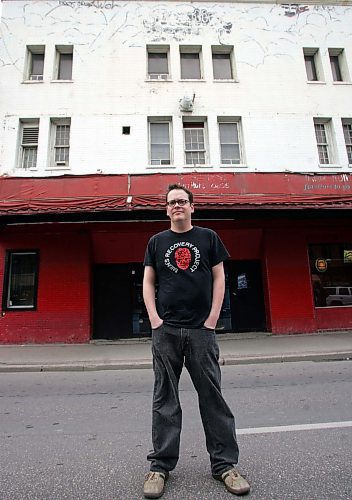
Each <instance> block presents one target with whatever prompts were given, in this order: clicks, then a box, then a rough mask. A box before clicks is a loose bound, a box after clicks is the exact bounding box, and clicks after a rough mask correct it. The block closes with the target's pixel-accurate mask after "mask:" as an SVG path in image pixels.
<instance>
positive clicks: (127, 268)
mask: <svg viewBox="0 0 352 500" xmlns="http://www.w3.org/2000/svg"><path fill="white" fill-rule="evenodd" d="M225 271H226V292H225V299H224V303H223V307H222V311H221V316H220V319H219V322H218V325H217V331H218V333H225V332H251V331H265V330H266V321H265V307H264V297H263V286H262V274H261V265H260V261H257V260H250V261H233V262H232V261H229V262H226V264H225ZM142 281H143V265H142V264H141V263H136V264H108V265H97V266H95V268H94V282H93V286H94V291H93V339H105V340H114V339H119V338H131V337H146V336H150V334H151V330H150V323H149V320H148V315H147V311H146V308H145V306H144V302H143V296H142Z"/></svg>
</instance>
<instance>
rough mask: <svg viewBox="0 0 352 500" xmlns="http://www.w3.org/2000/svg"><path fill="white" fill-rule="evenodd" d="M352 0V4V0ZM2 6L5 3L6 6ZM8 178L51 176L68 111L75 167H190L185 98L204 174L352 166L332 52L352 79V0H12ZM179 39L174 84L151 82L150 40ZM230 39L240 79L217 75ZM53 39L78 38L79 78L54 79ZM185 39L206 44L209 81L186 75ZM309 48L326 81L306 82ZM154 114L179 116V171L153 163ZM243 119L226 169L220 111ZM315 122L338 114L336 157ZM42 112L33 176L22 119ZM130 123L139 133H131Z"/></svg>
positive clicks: (0, 50) (0, 152)
mask: <svg viewBox="0 0 352 500" xmlns="http://www.w3.org/2000/svg"><path fill="white" fill-rule="evenodd" d="M348 3H349V4H351V2H348ZM0 8H1V7H0ZM0 36H1V39H0V85H1V89H0V90H1V98H0V119H1V130H0V141H1V146H0V148H1V149H0V173H1V174H8V175H52V174H58V173H63V172H62V171H51V170H48V168H47V167H48V157H49V154H48V148H49V128H50V127H49V125H50V118H52V117H55V118H60V117H70V118H71V147H70V169H69V171H65V172H68V173H73V174H83V173H94V172H98V171H99V172H102V173H126V172H129V173H140V172H146V171H150V172H155V170H156V169H157V170H160V171H190V170H195V168H194V167H193V166H185V165H184V154H183V137H182V116H184V115H187V116H189V113H182V112H181V111H180V109H179V99H180V98H181V97H182V96H183V95H184V94H193V93H194V94H195V101H194V111H193V112H192V116H195V117H197V116H199V117H206V119H207V128H208V151H209V163H208V165H207V166H206V167H199V168H198V167H197V170H202V171H203V170H205V171H215V170H226V171H229V170H230V171H250V172H255V171H265V172H277V171H292V172H321V171H323V172H324V173H325V172H336V171H342V172H346V171H350V170H351V166H349V165H348V159H347V153H346V147H345V143H344V137H343V131H342V125H341V119H342V118H352V86H351V81H350V78H349V79H348V81H345V82H342V83H340V82H339V83H336V82H335V83H334V82H333V80H332V74H331V68H330V62H329V54H328V49H329V48H343V49H344V51H345V58H346V61H347V65H348V70H349V74H350V76H351V77H352V4H351V5H350V6H346V5H345V6H339V5H334V6H332V5H330V6H327V5H325V6H322V5H303V4H300V5H298V4H294V5H291V6H288V5H279V4H270V3H262V2H260V3H247V2H246V3H237V2H226V3H216V4H213V3H206V2H201V3H186V2H182V3H181V2H180V3H178V2H149V1H148V2H128V1H127V2H112V1H104V0H101V1H93V0H83V1H75V0H73V1H60V0H58V1H41V0H39V1H35V0H31V1H27V2H24V1H17V0H14V1H13V0H11V1H6V0H5V1H4V2H3V9H2V22H1V33H0ZM147 44H162V45H169V46H170V66H171V68H170V69H171V81H167V82H151V81H148V80H147V78H146V69H147V64H146V45H147ZM222 44H225V45H233V46H234V59H235V67H236V75H235V81H231V82H224V81H223V82H221V81H214V80H213V75H212V58H211V46H212V45H222ZM27 45H45V66H44V80H43V82H36V83H33V82H31V83H28V82H27V83H24V68H25V63H26V61H25V55H26V46H27ZM55 45H73V46H74V54H73V76H72V82H54V81H52V78H53V68H54V56H55ZM180 45H200V46H202V63H203V68H204V80H203V81H180V58H179V46H180ZM303 47H315V48H319V50H320V54H321V61H322V66H323V67H322V69H323V74H324V79H323V82H322V83H312V82H310V83H307V77H306V71H305V64H304V59H303V50H302V49H303ZM148 116H168V117H169V116H170V117H172V129H173V160H174V163H173V165H172V166H170V167H165V168H164V169H163V170H161V169H160V167H153V168H151V167H149V166H148V127H147V118H148ZM223 116H230V117H241V124H242V143H243V156H244V163H243V164H241V165H239V166H232V167H223V166H221V165H220V153H219V138H218V127H217V119H218V117H223ZM313 117H324V118H331V119H332V128H333V143H334V149H335V158H334V164H333V165H329V166H324V167H322V166H320V165H319V159H318V153H317V148H316V142H315V135H314V127H313ZM27 118H39V119H40V135H39V148H38V164H37V169H36V170H35V171H31V172H27V171H25V172H24V171H23V170H21V169H19V168H18V154H17V152H18V141H19V120H20V119H27ZM122 126H130V127H131V135H129V136H125V135H122Z"/></svg>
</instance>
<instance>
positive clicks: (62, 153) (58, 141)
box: [51, 118, 71, 168]
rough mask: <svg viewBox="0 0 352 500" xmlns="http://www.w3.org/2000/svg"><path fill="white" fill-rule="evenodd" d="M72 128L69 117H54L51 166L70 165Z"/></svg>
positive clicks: (52, 121)
mask: <svg viewBox="0 0 352 500" xmlns="http://www.w3.org/2000/svg"><path fill="white" fill-rule="evenodd" d="M70 129H71V120H70V119H69V118H65V119H57V118H52V120H51V132H52V155H51V167H55V168H62V167H68V166H69V160H70Z"/></svg>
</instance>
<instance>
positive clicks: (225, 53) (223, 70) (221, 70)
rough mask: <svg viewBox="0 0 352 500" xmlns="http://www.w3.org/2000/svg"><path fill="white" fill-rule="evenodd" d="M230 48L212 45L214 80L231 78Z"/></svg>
mask: <svg viewBox="0 0 352 500" xmlns="http://www.w3.org/2000/svg"><path fill="white" fill-rule="evenodd" d="M231 54H232V48H226V47H224V48H219V47H212V58H213V75H214V80H232V79H233V74H232V73H233V72H232V63H231Z"/></svg>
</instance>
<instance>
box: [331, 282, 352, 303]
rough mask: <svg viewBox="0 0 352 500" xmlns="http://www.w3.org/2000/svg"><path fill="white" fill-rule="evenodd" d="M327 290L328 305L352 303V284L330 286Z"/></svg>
mask: <svg viewBox="0 0 352 500" xmlns="http://www.w3.org/2000/svg"><path fill="white" fill-rule="evenodd" d="M325 291H326V295H327V296H326V305H327V306H349V305H352V286H328V287H325Z"/></svg>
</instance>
